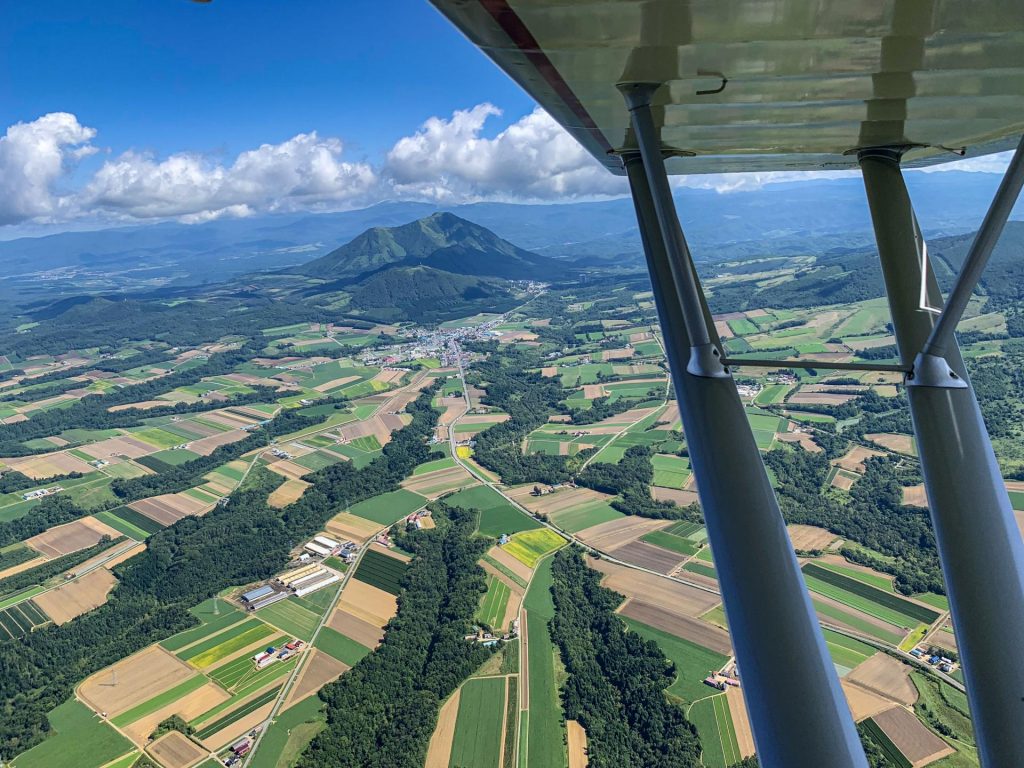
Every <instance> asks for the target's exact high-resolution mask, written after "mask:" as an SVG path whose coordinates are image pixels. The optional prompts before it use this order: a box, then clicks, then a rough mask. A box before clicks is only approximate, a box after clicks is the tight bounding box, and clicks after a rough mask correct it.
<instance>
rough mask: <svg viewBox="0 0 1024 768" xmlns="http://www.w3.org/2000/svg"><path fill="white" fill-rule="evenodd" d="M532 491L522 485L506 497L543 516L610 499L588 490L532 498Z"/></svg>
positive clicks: (564, 490)
mask: <svg viewBox="0 0 1024 768" xmlns="http://www.w3.org/2000/svg"><path fill="white" fill-rule="evenodd" d="M563 445H564V443H563ZM532 491H533V485H522V486H520V487H518V488H516V489H515V490H512V491H510V492H509V494H508V495H509V496H511V497H512V498H513V499H515V500H516V501H517V502H519V503H520V504H522V505H523V506H524V507H526V508H527V509H528V510H530V511H531V512H537V513H539V514H544V515H553V514H556V513H558V512H562V511H564V510H566V509H571V508H573V507H578V506H580V505H582V504H587V503H589V502H592V501H607V500H608V499H611V498H612V497H611V496H610V495H609V494H607V493H601V492H600V491H594V490H591V489H590V488H559V489H558V490H557V491H555V492H553V493H548V494H545V495H544V496H534V495H533V494H532Z"/></svg>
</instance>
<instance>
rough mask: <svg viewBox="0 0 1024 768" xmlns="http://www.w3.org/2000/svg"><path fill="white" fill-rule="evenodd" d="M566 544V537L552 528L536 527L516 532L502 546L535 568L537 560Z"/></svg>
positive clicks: (523, 562)
mask: <svg viewBox="0 0 1024 768" xmlns="http://www.w3.org/2000/svg"><path fill="white" fill-rule="evenodd" d="M563 544H565V539H563V538H562V537H561V536H559V535H558V534H557V533H555V532H554V531H552V530H551V529H550V528H535V529H534V530H532V531H523V532H522V533H517V534H515V535H514V536H513V537H512V539H511V541H509V542H508V543H507V544H505V545H503V546H502V549H504V550H505V551H506V552H508V553H509V554H510V555H512V557H514V558H515V559H516V560H518V561H519V562H521V563H522V564H523V565H525V566H527V567H528V568H533V567H534V566H535V565H536V564H537V561H538V560H540V559H541V558H542V557H544V555H546V554H547V553H548V552H553V551H554V550H556V549H558V548H559V547H561V546H562V545H563Z"/></svg>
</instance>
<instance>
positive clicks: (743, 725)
mask: <svg viewBox="0 0 1024 768" xmlns="http://www.w3.org/2000/svg"><path fill="white" fill-rule="evenodd" d="M725 701H726V703H727V704H728V705H729V716H730V717H731V718H732V726H733V728H734V729H735V731H736V744H737V746H739V748H740V756H741V757H750V756H751V755H753V754H754V752H755V747H754V732H753V731H752V730H751V728H750V718H749V716H748V715H747V705H746V704H745V703H744V701H743V691H741V690H740V689H739V688H735V687H733V686H729V687H728V688H726V689H725Z"/></svg>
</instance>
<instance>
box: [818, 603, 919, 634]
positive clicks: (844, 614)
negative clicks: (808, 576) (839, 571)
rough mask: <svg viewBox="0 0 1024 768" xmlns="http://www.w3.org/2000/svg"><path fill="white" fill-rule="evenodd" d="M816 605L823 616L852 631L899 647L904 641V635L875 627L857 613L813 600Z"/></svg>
mask: <svg viewBox="0 0 1024 768" xmlns="http://www.w3.org/2000/svg"><path fill="white" fill-rule="evenodd" d="M811 602H812V603H814V607H815V609H816V610H817V611H818V612H819V613H820V614H821V615H822V616H827V617H828V618H830V619H835V620H836V621H837V622H840V623H842V624H845V625H848V626H849V627H851V628H852V629H855V630H857V631H858V632H862V633H863V634H865V635H869V636H870V637H874V638H877V639H878V640H881V641H882V642H885V643H889V644H890V645H899V644H900V642H901V641H902V640H903V635H899V634H896V633H894V632H888V631H886V630H884V629H881V628H880V627H877V626H875V625H874V624H872V623H871V622H870V621H867V620H866V619H862V618H860V617H858V616H857V614H855V613H851V612H849V611H841V610H839V609H838V608H836V607H835V606H834V605H831V604H829V603H826V602H824V601H822V600H815V599H813V598H812V599H811Z"/></svg>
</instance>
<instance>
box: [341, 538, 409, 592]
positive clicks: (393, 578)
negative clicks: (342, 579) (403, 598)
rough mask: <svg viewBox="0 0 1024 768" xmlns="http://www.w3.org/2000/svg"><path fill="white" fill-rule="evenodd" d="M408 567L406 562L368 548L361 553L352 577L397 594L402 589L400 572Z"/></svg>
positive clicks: (402, 572)
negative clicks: (364, 552)
mask: <svg viewBox="0 0 1024 768" xmlns="http://www.w3.org/2000/svg"><path fill="white" fill-rule="evenodd" d="M408 567H409V566H408V565H407V564H406V563H404V562H402V561H401V560H399V559H397V558H394V557H390V556H388V555H385V554H383V553H381V552H375V551H374V550H372V549H369V550H367V551H366V554H365V555H363V559H362V560H360V561H359V567H358V568H356V572H355V573H354V574H352V578H355V579H359V581H361V582H363V583H364V584H369V585H370V586H371V587H377V588H378V589H383V590H384V591H385V592H390V593H391V594H392V595H397V594H398V593H399V592H401V591H402V588H401V586H399V584H400V583H401V581H402V574H404V573H405V569H406V568H408Z"/></svg>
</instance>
